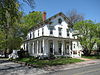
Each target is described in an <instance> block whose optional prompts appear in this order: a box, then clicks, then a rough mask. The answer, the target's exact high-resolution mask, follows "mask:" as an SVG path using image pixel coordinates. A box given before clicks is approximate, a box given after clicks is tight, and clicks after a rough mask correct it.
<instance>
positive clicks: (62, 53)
mask: <svg viewBox="0 0 100 75" xmlns="http://www.w3.org/2000/svg"><path fill="white" fill-rule="evenodd" d="M61 50H62V52H61V55H64V40H62V49H61Z"/></svg>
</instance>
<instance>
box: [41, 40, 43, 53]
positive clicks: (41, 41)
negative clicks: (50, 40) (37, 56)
mask: <svg viewBox="0 0 100 75" xmlns="http://www.w3.org/2000/svg"><path fill="white" fill-rule="evenodd" d="M41 53H43V41H41Z"/></svg>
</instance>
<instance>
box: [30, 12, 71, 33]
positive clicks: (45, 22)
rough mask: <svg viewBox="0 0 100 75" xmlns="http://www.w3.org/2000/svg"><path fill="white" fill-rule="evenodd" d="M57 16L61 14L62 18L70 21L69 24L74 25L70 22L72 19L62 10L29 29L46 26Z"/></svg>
mask: <svg viewBox="0 0 100 75" xmlns="http://www.w3.org/2000/svg"><path fill="white" fill-rule="evenodd" d="M57 16H61V17H62V18H64V20H65V21H66V22H67V23H68V25H69V26H72V23H71V22H70V20H69V19H68V17H66V16H65V15H64V14H63V13H62V12H59V13H58V14H56V15H54V16H52V17H50V18H48V19H46V20H45V21H42V22H40V23H39V24H37V25H36V26H33V27H32V28H30V29H29V31H31V30H35V29H37V28H39V27H42V26H44V25H45V24H49V23H50V22H51V20H52V19H55V18H56V17H57Z"/></svg>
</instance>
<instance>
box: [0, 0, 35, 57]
mask: <svg viewBox="0 0 100 75" xmlns="http://www.w3.org/2000/svg"><path fill="white" fill-rule="evenodd" d="M32 1H34V0H23V2H26V3H27V4H29V5H30V6H31V7H34V5H32ZM19 6H20V4H19V0H0V32H1V33H2V35H1V39H3V40H2V41H0V43H2V45H0V47H2V49H3V47H5V49H4V50H5V55H6V52H7V50H10V49H15V48H16V46H18V44H19V42H17V41H18V40H19V39H20V42H21V38H20V37H19V35H18V34H17V33H16V32H19V29H18V28H17V27H18V26H17V25H18V23H19V22H20V17H21V16H20V13H19ZM17 30H18V31H17ZM11 40H12V41H15V40H16V42H17V43H16V45H15V43H12V44H11V42H12V41H11ZM10 44H11V45H10ZM13 45H14V46H13ZM11 46H13V47H12V48H11Z"/></svg>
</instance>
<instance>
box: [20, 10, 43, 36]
mask: <svg viewBox="0 0 100 75" xmlns="http://www.w3.org/2000/svg"><path fill="white" fill-rule="evenodd" d="M21 21H22V23H21V24H20V26H21V31H22V32H23V37H24V38H25V37H26V35H27V33H28V30H29V29H30V28H32V27H33V26H36V25H37V24H39V23H40V22H42V13H41V12H39V11H33V12H31V13H30V14H28V15H25V16H23V17H22V19H21Z"/></svg>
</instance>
